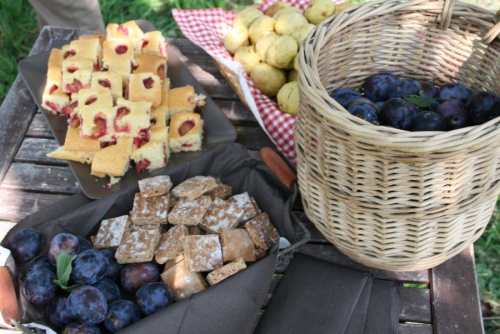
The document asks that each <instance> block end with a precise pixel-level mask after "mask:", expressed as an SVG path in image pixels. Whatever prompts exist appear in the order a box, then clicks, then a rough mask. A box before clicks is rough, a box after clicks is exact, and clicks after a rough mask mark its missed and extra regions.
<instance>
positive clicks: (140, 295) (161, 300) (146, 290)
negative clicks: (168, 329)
mask: <svg viewBox="0 0 500 334" xmlns="http://www.w3.org/2000/svg"><path fill="white" fill-rule="evenodd" d="M135 299H136V301H137V305H139V308H140V309H141V311H142V313H143V314H144V315H146V316H148V315H151V314H153V313H156V312H158V311H160V310H161V309H164V308H165V307H167V306H169V305H171V304H172V303H173V302H174V294H173V292H172V290H171V289H170V287H169V286H168V285H167V284H165V283H163V282H151V283H147V284H144V285H143V286H142V287H141V288H140V289H139V290H137V292H136V294H135Z"/></svg>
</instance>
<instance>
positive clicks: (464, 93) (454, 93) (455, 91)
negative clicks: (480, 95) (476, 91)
mask: <svg viewBox="0 0 500 334" xmlns="http://www.w3.org/2000/svg"><path fill="white" fill-rule="evenodd" d="M471 95H472V94H471V92H470V90H469V89H468V88H467V87H465V86H464V85H462V84H461V83H458V82H450V83H447V84H446V85H443V86H441V88H440V89H439V93H438V96H437V97H438V98H440V99H451V100H459V101H460V102H462V103H467V100H468V99H469V97H470V96H471Z"/></svg>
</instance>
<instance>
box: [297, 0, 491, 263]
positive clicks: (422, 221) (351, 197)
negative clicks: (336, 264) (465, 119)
mask: <svg viewBox="0 0 500 334" xmlns="http://www.w3.org/2000/svg"><path fill="white" fill-rule="evenodd" d="M498 20H499V19H498V17H496V16H495V15H494V14H493V13H491V12H489V11H486V10H484V9H481V8H479V7H477V6H474V5H470V4H466V3H462V2H458V1H457V2H455V1H449V0H446V1H429V0H413V1H407V2H403V1H398V0H387V1H374V2H370V3H366V4H364V5H360V6H356V7H352V8H349V9H347V10H345V11H344V12H341V13H340V14H337V15H334V16H333V17H332V18H330V19H328V20H326V21H324V22H323V23H322V24H320V25H318V26H317V27H316V28H315V29H313V31H312V32H311V34H310V36H309V37H310V38H308V39H306V40H308V42H305V43H303V44H302V47H301V51H300V61H299V67H300V73H299V92H300V113H299V117H298V119H297V124H296V133H295V139H296V151H297V172H298V180H299V186H300V191H301V194H302V199H303V205H304V208H305V212H306V214H307V216H308V218H309V219H310V220H311V221H312V222H313V223H314V224H315V225H316V227H317V228H318V229H319V230H320V232H321V233H322V234H323V235H324V236H325V237H326V238H327V239H328V240H329V241H330V242H332V243H333V244H334V245H335V246H336V247H337V248H338V249H339V250H340V251H341V252H343V253H344V254H346V255H347V256H349V257H350V258H351V259H353V260H355V261H357V262H359V263H362V264H365V265H367V266H370V267H374V268H379V269H385V270H393V271H403V270H404V271H406V270H422V269H428V268H431V267H434V266H436V265H438V264H440V263H442V262H444V261H446V260H447V259H449V258H451V257H453V256H454V255H456V254H458V253H459V252H460V251H462V250H463V249H464V248H466V247H468V246H469V245H470V244H471V243H473V242H474V241H475V240H477V239H478V238H479V236H480V235H481V234H482V232H483V231H484V228H485V227H486V225H487V224H488V222H489V219H490V217H491V214H492V211H493V209H494V207H495V203H496V200H497V197H498V195H499V193H500V182H499V181H500V145H499V143H500V119H494V120H492V121H489V122H488V123H485V124H483V125H479V126H473V127H467V128H463V129H459V130H454V131H449V132H409V131H402V130H398V129H393V128H388V127H383V126H376V125H373V124H370V123H368V122H365V121H363V120H361V119H359V118H356V117H354V116H351V115H350V114H349V113H348V112H347V111H346V110H345V109H344V108H342V107H341V106H340V105H339V104H337V103H336V102H335V101H334V100H333V99H331V98H330V97H329V93H331V92H332V91H334V90H336V89H339V88H344V87H351V88H359V87H360V86H361V85H362V84H363V82H364V81H365V80H366V79H367V78H368V77H369V76H370V75H372V74H375V73H378V72H381V71H391V72H393V73H395V74H397V75H399V76H401V77H407V78H413V79H417V80H427V81H430V82H434V83H435V84H436V85H439V86H441V85H444V84H445V83H448V82H450V81H458V82H460V83H462V84H464V85H466V86H467V87H468V88H470V89H471V90H473V91H479V90H488V91H491V92H494V93H496V94H497V95H500V40H499V39H495V37H496V35H497V34H498V32H495V31H498V30H499V29H498V24H497V23H498ZM492 31H493V32H494V33H492ZM485 36H486V38H487V39H489V40H487V41H484V40H482V39H483V37H485ZM488 43H489V44H488Z"/></svg>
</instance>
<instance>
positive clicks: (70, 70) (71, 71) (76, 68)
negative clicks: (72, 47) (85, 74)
mask: <svg viewBox="0 0 500 334" xmlns="http://www.w3.org/2000/svg"><path fill="white" fill-rule="evenodd" d="M76 71H78V67H73V66H71V67H68V73H75V72H76Z"/></svg>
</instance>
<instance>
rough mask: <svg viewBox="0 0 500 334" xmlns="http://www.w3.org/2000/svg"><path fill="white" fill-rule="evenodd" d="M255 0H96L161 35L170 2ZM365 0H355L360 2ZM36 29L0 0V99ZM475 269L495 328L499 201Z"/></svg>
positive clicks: (21, 10) (495, 333)
mask: <svg viewBox="0 0 500 334" xmlns="http://www.w3.org/2000/svg"><path fill="white" fill-rule="evenodd" d="M259 1H260V0H228V1H224V0H123V1H122V0H100V6H101V11H102V14H103V19H104V23H105V24H107V23H110V22H116V23H119V22H126V21H128V20H132V19H145V20H148V21H150V22H152V23H153V24H154V25H155V27H156V28H157V29H158V30H160V31H161V32H162V33H163V35H164V36H166V37H173V38H183V37H184V36H183V35H182V33H181V32H180V30H179V29H178V27H177V25H176V23H175V21H174V19H173V17H172V8H181V9H194V8H213V7H221V8H224V9H233V10H238V9H240V8H242V7H243V6H245V5H248V4H254V3H258V2H259ZM367 1H369V0H357V2H358V3H364V2H367ZM465 2H468V3H472V4H476V5H478V6H481V7H483V8H487V9H489V10H491V11H493V12H496V11H497V10H499V9H500V3H499V2H498V0H465ZM38 34H39V29H38V25H37V20H36V13H35V11H34V10H33V8H32V7H31V5H30V4H29V3H28V1H27V0H15V1H13V0H0V104H1V103H2V102H3V100H4V99H5V96H6V95H7V93H8V91H9V88H10V86H11V85H12V83H13V82H14V80H15V78H16V76H17V74H18V72H17V64H18V62H19V61H20V60H21V59H23V58H25V57H27V55H28V54H29V51H30V49H31V47H32V45H33V43H34V42H35V40H36V38H37V36H38ZM475 254H476V261H477V262H476V270H477V277H478V281H479V292H480V295H481V299H482V302H483V303H484V304H485V305H486V306H489V307H491V310H492V312H493V314H492V315H491V316H488V317H485V318H484V323H485V331H486V333H489V334H500V276H499V273H500V203H498V204H497V207H496V209H495V212H494V214H493V216H492V218H491V221H490V224H489V225H488V227H487V229H486V230H485V232H484V233H483V235H482V236H481V238H480V239H479V240H478V241H477V242H476V243H475Z"/></svg>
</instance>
